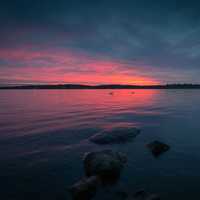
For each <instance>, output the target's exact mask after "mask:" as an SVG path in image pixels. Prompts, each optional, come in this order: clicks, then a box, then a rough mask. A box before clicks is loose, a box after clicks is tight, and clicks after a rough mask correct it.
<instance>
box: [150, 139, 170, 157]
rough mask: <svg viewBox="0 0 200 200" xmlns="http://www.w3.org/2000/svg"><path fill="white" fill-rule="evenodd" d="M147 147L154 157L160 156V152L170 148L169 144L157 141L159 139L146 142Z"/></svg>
mask: <svg viewBox="0 0 200 200" xmlns="http://www.w3.org/2000/svg"><path fill="white" fill-rule="evenodd" d="M147 147H148V148H149V150H150V151H151V152H152V154H153V155H154V156H155V157H158V156H160V155H161V154H163V153H164V152H166V151H168V150H169V149H170V146H169V145H167V144H165V143H162V142H159V141H153V142H151V143H149V144H147Z"/></svg>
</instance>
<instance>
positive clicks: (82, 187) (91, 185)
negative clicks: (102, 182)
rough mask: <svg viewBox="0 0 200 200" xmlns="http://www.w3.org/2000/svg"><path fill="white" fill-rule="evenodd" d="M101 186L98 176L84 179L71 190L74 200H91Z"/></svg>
mask: <svg viewBox="0 0 200 200" xmlns="http://www.w3.org/2000/svg"><path fill="white" fill-rule="evenodd" d="M98 185H99V180H98V177H97V176H91V177H88V178H83V179H81V180H80V181H78V182H77V183H75V184H74V185H73V186H71V187H70V188H69V192H70V194H71V196H72V199H73V200H90V199H92V198H93V197H94V196H95V194H96V190H97V186H98Z"/></svg>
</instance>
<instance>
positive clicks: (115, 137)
mask: <svg viewBox="0 0 200 200" xmlns="http://www.w3.org/2000/svg"><path fill="white" fill-rule="evenodd" d="M139 133H140V130H139V129H138V128H135V127H129V128H123V127H118V128H114V129H111V130H105V131H102V132H100V133H97V134H96V135H94V136H92V137H91V138H90V141H92V142H94V143H96V144H114V143H123V142H128V141H130V140H131V139H132V138H134V137H136V136H137V135H138V134H139Z"/></svg>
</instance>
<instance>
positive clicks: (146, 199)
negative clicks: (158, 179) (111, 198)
mask: <svg viewBox="0 0 200 200" xmlns="http://www.w3.org/2000/svg"><path fill="white" fill-rule="evenodd" d="M122 194H123V195H118V196H119V197H120V199H121V200H160V197H159V196H158V195H156V194H149V193H148V192H146V191H144V190H140V191H138V192H136V193H135V194H133V195H130V194H128V193H126V192H123V193H122Z"/></svg>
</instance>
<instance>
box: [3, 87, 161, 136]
mask: <svg viewBox="0 0 200 200" xmlns="http://www.w3.org/2000/svg"><path fill="white" fill-rule="evenodd" d="M111 92H112V94H111ZM3 93H4V94H5V95H6V96H7V97H9V98H6V99H4V98H3V96H4V95H3ZM158 94H159V91H158V90H135V91H133V90H31V91H23V90H21V91H12V92H11V91H4V92H2V99H1V101H2V102H3V104H4V105H3V106H2V110H1V113H3V112H5V111H7V112H8V111H9V110H10V112H12V113H13V115H11V116H10V115H9V116H4V117H3V118H2V119H1V121H2V122H1V123H2V124H4V123H5V124H9V126H7V129H8V130H7V129H6V128H5V130H3V131H2V133H7V134H6V136H8V133H9V134H11V135H12V132H15V133H16V132H19V134H22V131H21V130H23V134H36V133H38V132H46V131H50V130H51V131H54V130H62V129H66V128H70V127H84V126H85V125H86V126H88V125H89V124H91V125H92V126H94V125H95V124H96V125H97V126H101V127H105V126H109V124H113V122H110V121H109V119H110V118H112V117H114V116H119V115H122V116H123V115H124V114H126V113H132V114H133V115H134V114H135V115H138V114H139V113H140V112H142V110H145V108H147V107H151V106H152V105H153V104H154V103H155V100H156V98H157V95H158ZM13 99H15V101H13ZM22 107H23V114H21V112H22V111H21V108H22ZM143 114H144V113H143ZM106 120H107V121H106ZM120 123H121V125H122V124H123V125H124V124H126V125H127V126H128V125H130V120H129V122H127V123H126V122H125V121H124V120H123V121H122V122H120V120H118V122H117V124H118V125H119V124H120ZM135 123H136V122H135V121H134V120H132V122H131V124H135ZM2 129H4V127H2Z"/></svg>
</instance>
